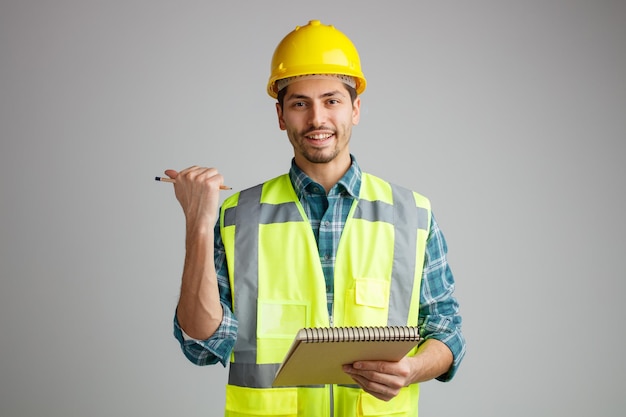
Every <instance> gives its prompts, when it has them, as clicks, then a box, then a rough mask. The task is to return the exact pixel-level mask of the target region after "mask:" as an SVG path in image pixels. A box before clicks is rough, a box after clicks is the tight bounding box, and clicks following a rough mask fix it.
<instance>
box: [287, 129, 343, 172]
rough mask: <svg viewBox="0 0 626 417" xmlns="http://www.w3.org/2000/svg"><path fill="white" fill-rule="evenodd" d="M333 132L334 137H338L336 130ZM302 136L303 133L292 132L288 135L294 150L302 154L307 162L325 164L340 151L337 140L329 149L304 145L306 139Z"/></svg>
mask: <svg viewBox="0 0 626 417" xmlns="http://www.w3.org/2000/svg"><path fill="white" fill-rule="evenodd" d="M333 134H334V135H335V138H337V137H339V136H338V132H337V131H334V132H333ZM304 137H305V134H304V133H295V132H292V133H291V134H290V135H289V139H290V141H291V144H292V145H293V146H294V148H295V149H296V152H297V153H299V154H300V155H302V157H304V159H306V160H307V161H308V162H310V163H312V164H327V163H329V162H331V161H332V160H334V159H335V158H336V157H337V155H339V153H340V151H341V149H339V144H338V141H337V140H336V141H335V143H334V148H332V149H329V148H324V149H317V148H313V147H309V146H305V145H304V144H305V143H306V139H304ZM294 138H295V139H294Z"/></svg>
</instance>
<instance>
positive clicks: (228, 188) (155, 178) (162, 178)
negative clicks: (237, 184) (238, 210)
mask: <svg viewBox="0 0 626 417" xmlns="http://www.w3.org/2000/svg"><path fill="white" fill-rule="evenodd" d="M154 180H155V181H161V182H171V183H176V180H174V179H172V178H166V177H154ZM232 189H233V188H232V187H229V186H228V185H220V190H232Z"/></svg>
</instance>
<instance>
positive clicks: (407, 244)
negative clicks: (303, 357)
mask: <svg viewBox="0 0 626 417" xmlns="http://www.w3.org/2000/svg"><path fill="white" fill-rule="evenodd" d="M370 178H371V177H370V176H368V175H366V174H364V177H363V182H364V183H363V186H367V183H366V182H367V181H369V180H370ZM286 181H288V177H287V178H286ZM276 183H277V182H273V183H272V184H274V185H275V184H276ZM283 183H285V181H283ZM390 186H391V192H392V197H393V199H392V201H393V202H394V204H390V203H387V202H384V201H380V200H374V201H371V200H366V199H363V198H360V199H359V200H358V201H356V202H355V204H356V206H355V207H353V210H352V212H351V215H349V217H351V218H352V219H354V220H365V221H368V222H383V223H389V224H391V225H393V230H394V242H393V245H394V247H393V263H392V271H391V282H390V289H389V301H388V304H389V310H388V317H387V325H406V324H407V323H409V322H410V321H411V320H410V318H409V312H410V306H411V302H412V297H413V296H414V291H413V287H414V285H415V273H416V272H415V271H416V269H417V270H419V271H420V272H421V265H416V259H418V257H417V256H416V253H417V250H418V248H417V242H418V238H417V235H418V229H421V230H422V231H424V232H427V231H428V229H429V220H430V212H429V208H423V207H418V206H416V197H415V194H414V193H413V192H412V191H410V190H407V189H404V188H401V187H397V186H394V185H391V184H390ZM263 187H264V185H263V184H262V185H258V186H256V187H253V188H251V189H248V190H245V191H242V192H241V193H240V194H239V196H238V201H237V204H236V205H234V206H232V207H226V208H225V209H224V211H223V214H222V219H223V226H222V227H229V226H235V231H234V261H235V262H234V270H233V272H234V277H235V278H234V280H233V281H232V282H233V297H234V300H233V306H234V309H235V315H236V316H237V317H242V318H245V320H240V321H239V330H238V336H237V342H236V344H235V354H234V357H235V360H234V361H233V362H231V364H230V375H229V384H231V385H237V386H242V387H250V388H269V387H271V384H272V381H273V379H274V376H275V374H276V371H277V369H278V367H279V364H278V363H270V364H258V363H257V319H258V317H257V312H258V291H259V287H258V284H259V283H258V268H259V264H258V258H259V246H258V245H259V226H260V225H267V224H275V223H287V222H308V220H307V219H305V218H304V217H303V216H302V214H301V209H300V208H299V203H298V202H296V201H288V202H284V203H279V204H268V203H263V202H261V196H262V193H263ZM293 195H294V196H295V193H293ZM342 238H343V237H342ZM421 250H423V248H421ZM417 285H419V281H418V283H417ZM414 321H416V317H415V318H414Z"/></svg>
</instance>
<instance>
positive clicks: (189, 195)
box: [154, 166, 231, 230]
mask: <svg viewBox="0 0 626 417" xmlns="http://www.w3.org/2000/svg"><path fill="white" fill-rule="evenodd" d="M165 175H167V177H169V178H167V177H155V178H154V179H155V180H156V181H160V182H169V183H173V184H174V192H175V194H176V199H177V200H178V202H179V203H180V205H181V207H182V208H183V212H184V213H185V217H186V218H187V223H188V225H190V226H192V229H193V230H201V229H203V228H205V227H207V226H208V225H210V226H211V227H212V226H213V225H214V224H215V220H216V219H217V212H218V206H219V199H220V197H219V191H220V190H230V189H231V188H230V187H228V186H226V185H224V178H223V177H222V175H221V174H220V173H219V172H218V170H217V169H216V168H205V167H199V166H192V167H189V168H186V169H184V170H182V171H180V172H177V171H175V170H173V169H168V170H166V171H165Z"/></svg>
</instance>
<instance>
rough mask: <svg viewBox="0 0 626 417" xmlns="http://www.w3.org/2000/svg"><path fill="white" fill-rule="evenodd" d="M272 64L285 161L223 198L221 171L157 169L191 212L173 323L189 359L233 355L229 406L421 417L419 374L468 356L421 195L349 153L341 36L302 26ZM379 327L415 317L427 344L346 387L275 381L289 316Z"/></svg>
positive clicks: (284, 412)
mask: <svg viewBox="0 0 626 417" xmlns="http://www.w3.org/2000/svg"><path fill="white" fill-rule="evenodd" d="M271 68H272V69H271V74H270V79H269V82H268V85H267V92H268V93H269V95H270V96H271V97H272V98H274V99H276V100H277V103H276V112H277V117H278V125H279V127H280V129H281V130H284V131H285V132H286V133H287V137H288V138H289V141H290V143H291V145H292V147H293V150H294V157H293V159H292V163H291V169H290V171H289V172H288V173H286V174H284V175H282V176H279V177H277V178H274V179H272V180H269V181H266V182H264V183H262V184H259V185H258V186H256V187H252V188H250V189H247V190H244V191H241V192H239V193H236V194H235V195H233V196H231V197H229V198H228V199H226V200H225V201H224V203H223V204H222V206H221V207H219V189H220V186H221V185H222V182H223V178H222V176H221V174H220V173H219V171H218V169H216V168H205V167H198V166H192V167H190V168H187V169H185V170H182V171H180V172H177V171H175V170H167V171H166V172H165V173H166V174H167V175H168V176H170V178H174V179H176V182H175V185H174V189H175V194H176V197H177V199H178V201H179V202H180V204H181V206H182V208H183V211H184V213H185V220H186V256H185V264H184V267H183V277H182V285H181V293H180V298H179V303H178V306H177V310H176V314H175V317H174V334H175V336H176V338H177V339H178V340H179V342H180V345H181V347H182V350H183V352H184V354H185V355H186V357H187V358H188V359H189V360H191V361H192V362H194V363H196V364H198V365H207V364H214V363H217V362H221V363H222V364H223V365H226V364H229V366H230V376H229V381H228V385H227V388H226V409H225V415H226V416H259V415H263V416H270V415H275V416H310V417H320V416H335V415H336V416H367V415H394V416H417V413H418V399H419V383H420V382H424V381H428V380H431V379H435V378H436V379H438V380H440V381H449V380H450V379H451V378H452V377H453V376H454V374H455V373H456V371H457V369H458V367H459V364H460V362H461V360H462V358H463V356H464V354H465V340H464V338H463V335H462V333H461V317H460V315H459V308H458V303H457V300H456V299H455V297H454V296H453V291H454V278H453V276H452V273H451V271H450V268H449V266H448V263H447V258H446V256H447V255H446V252H447V245H446V242H445V239H444V236H443V234H442V232H441V230H440V229H439V226H438V224H437V222H436V221H435V218H434V216H433V214H432V210H431V206H430V202H429V200H428V199H427V198H426V197H424V196H422V195H420V194H418V193H417V192H414V191H411V190H408V189H406V188H403V187H401V186H398V185H395V184H391V183H388V182H386V181H384V180H383V179H380V178H377V177H375V176H373V175H370V174H367V173H366V172H363V171H362V170H361V168H360V167H359V165H358V164H357V162H356V158H355V157H354V156H353V155H352V154H351V153H350V150H349V143H350V138H351V135H352V127H353V126H355V125H356V124H358V122H359V118H360V107H361V98H360V94H361V93H363V91H364V90H365V87H366V80H365V77H364V75H363V73H362V71H361V65H360V60H359V56H358V53H357V50H356V48H355V47H354V45H353V44H352V42H351V41H350V39H348V38H347V37H346V36H345V35H344V34H343V33H341V32H340V31H338V30H337V29H336V28H334V27H333V26H329V25H323V24H322V23H321V22H319V21H315V20H313V21H310V22H309V23H308V24H307V25H305V26H302V27H297V28H296V29H295V30H294V31H292V32H291V33H289V34H288V35H287V36H286V37H285V38H284V39H283V40H282V41H281V42H280V43H279V45H278V46H277V48H276V51H275V53H274V56H273V58H272V67H271ZM385 325H389V326H403V325H410V326H419V327H420V334H421V336H422V337H423V339H424V340H425V341H424V342H423V343H421V344H420V346H419V347H418V348H417V349H414V350H413V351H411V352H410V353H409V354H408V355H407V356H406V357H405V358H403V359H402V360H400V361H398V362H384V361H375V360H374V361H363V362H356V363H353V364H347V365H345V366H344V368H343V370H344V372H346V373H348V374H349V375H350V376H351V377H352V379H353V380H354V384H350V385H326V386H301V387H287V388H273V387H272V381H273V378H274V375H275V373H276V370H277V369H278V366H279V364H280V362H281V361H282V359H283V358H284V356H285V353H286V351H287V349H288V348H289V345H290V343H291V341H292V339H293V337H294V335H295V334H296V332H297V331H298V330H299V329H300V327H329V326H385ZM322 360H323V358H322Z"/></svg>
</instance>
